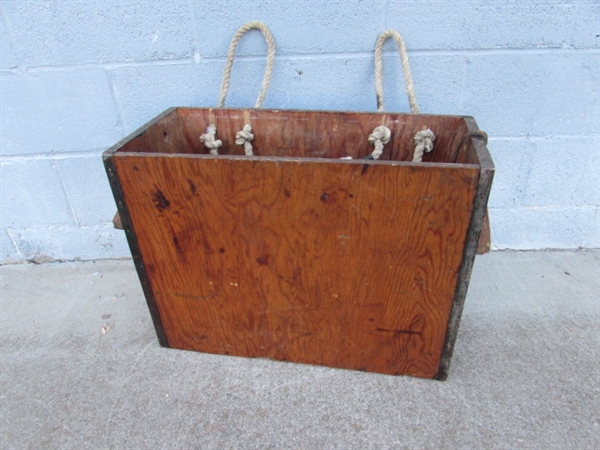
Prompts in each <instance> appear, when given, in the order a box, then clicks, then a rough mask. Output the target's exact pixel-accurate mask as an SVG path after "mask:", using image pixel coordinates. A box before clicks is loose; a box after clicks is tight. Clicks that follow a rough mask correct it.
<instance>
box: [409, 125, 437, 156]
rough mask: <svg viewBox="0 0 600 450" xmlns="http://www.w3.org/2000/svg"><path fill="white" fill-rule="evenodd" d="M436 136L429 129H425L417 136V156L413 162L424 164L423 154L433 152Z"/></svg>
mask: <svg viewBox="0 0 600 450" xmlns="http://www.w3.org/2000/svg"><path fill="white" fill-rule="evenodd" d="M434 139H435V134H433V131H431V130H430V129H429V128H424V129H423V130H421V131H419V132H418V133H417V134H415V154H414V156H413V162H422V161H423V153H429V152H430V151H432V150H433V140H434Z"/></svg>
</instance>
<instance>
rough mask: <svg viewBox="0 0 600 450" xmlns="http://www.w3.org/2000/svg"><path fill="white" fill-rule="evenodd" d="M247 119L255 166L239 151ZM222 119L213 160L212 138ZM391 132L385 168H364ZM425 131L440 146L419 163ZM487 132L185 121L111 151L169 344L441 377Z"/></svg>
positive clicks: (204, 117)
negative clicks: (208, 131) (384, 133)
mask: <svg viewBox="0 0 600 450" xmlns="http://www.w3.org/2000/svg"><path fill="white" fill-rule="evenodd" d="M248 118H249V119H250V120H251V123H252V127H253V129H254V133H255V139H254V141H253V145H254V149H255V154H256V155H258V156H243V155H242V154H243V150H242V149H241V148H240V147H238V146H236V145H235V144H234V142H235V133H236V131H239V130H240V129H241V128H242V126H243V124H244V123H245V122H246V121H247V120H248ZM210 121H215V122H216V124H217V126H218V137H219V139H222V140H223V147H222V149H221V154H220V155H218V156H212V155H210V154H207V150H206V149H205V148H204V147H203V145H202V143H201V142H200V140H199V136H200V135H201V134H202V133H203V132H204V131H205V128H206V126H207V124H208V123H209V122H210ZM382 123H384V124H385V125H386V126H388V127H389V128H390V129H391V131H392V139H391V141H390V143H389V144H387V145H386V148H385V151H384V153H383V156H382V158H381V159H380V160H377V161H369V160H361V159H358V158H360V157H363V156H365V155H367V154H369V153H371V151H372V146H371V145H370V144H369V143H368V142H367V138H368V136H369V134H370V133H371V132H372V130H373V128H374V127H376V126H378V125H381V124H382ZM423 125H427V126H428V127H429V128H431V129H432V130H434V132H435V134H436V140H435V150H434V151H433V152H432V153H430V154H426V155H425V158H424V162H423V163H413V162H407V161H409V160H410V159H411V157H412V152H413V149H414V145H413V136H414V135H415V133H416V132H417V131H419V130H420V129H421V128H422V126H423ZM476 130H478V128H477V125H476V123H475V121H474V120H473V118H471V117H459V116H435V115H411V114H395V113H354V112H324V111H288V110H286V111H282V110H259V109H250V110H241V109H196V108H172V109H169V110H167V111H165V112H164V113H163V114H161V115H160V116H158V117H157V118H156V119H154V120H152V121H151V122H150V123H148V124H147V125H145V126H144V127H142V128H141V129H139V130H138V131H136V132H135V133H133V134H132V135H130V136H129V137H127V138H125V139H124V140H122V141H121V142H119V143H118V144H117V145H115V146H114V147H112V148H111V149H109V150H107V151H106V152H105V153H104V155H103V156H104V162H105V166H106V170H107V173H108V177H109V179H110V183H111V186H112V190H113V193H114V196H115V199H116V202H117V205H118V209H119V213H120V215H121V218H122V221H123V225H124V228H125V232H126V235H127V238H128V241H129V245H130V248H131V252H132V255H133V259H134V262H135V265H136V267H137V271H138V275H139V277H140V280H141V283H142V286H143V289H144V293H145V296H146V300H147V303H148V307H149V309H150V313H151V315H152V319H153V321H154V326H155V328H156V333H157V335H158V339H159V342H160V344H161V345H163V346H166V347H173V348H178V349H186V350H196V351H201V352H207V353H216V354H224V355H237V356H246V357H263V358H270V359H274V360H281V361H294V362H300V363H308V364H319V365H325V366H330V367H340V368H347V369H356V370H364V371H369V372H380V373H385V374H397V375H399V374H408V375H413V376H419V377H425V378H437V379H444V378H445V377H446V376H447V374H448V368H449V363H450V358H451V355H452V351H453V347H454V342H455V339H456V333H457V330H458V323H459V320H460V316H461V312H462V308H463V302H464V298H465V295H466V291H467V286H468V283H469V278H470V274H471V268H472V265H473V260H474V257H475V252H476V249H477V243H478V237H479V234H480V230H481V227H482V222H483V219H484V215H485V209H486V204H487V198H488V194H489V189H490V186H491V181H492V176H493V171H494V168H493V163H492V160H491V158H490V155H489V153H488V151H487V148H486V146H485V143H484V142H483V141H482V140H480V139H468V140H467V142H466V144H465V145H464V146H462V149H461V151H460V152H459V154H458V157H457V159H456V162H450V159H451V158H452V153H453V152H454V151H455V149H456V148H457V146H458V144H459V142H460V141H461V139H462V138H463V137H464V136H465V135H466V134H467V133H469V132H473V131H476ZM344 156H352V157H353V158H354V159H352V160H342V159H339V158H341V157H344Z"/></svg>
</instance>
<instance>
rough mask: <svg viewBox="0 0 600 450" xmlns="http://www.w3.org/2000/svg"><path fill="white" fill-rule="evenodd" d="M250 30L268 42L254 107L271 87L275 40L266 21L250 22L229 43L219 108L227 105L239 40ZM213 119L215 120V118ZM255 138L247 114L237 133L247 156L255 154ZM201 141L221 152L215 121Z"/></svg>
mask: <svg viewBox="0 0 600 450" xmlns="http://www.w3.org/2000/svg"><path fill="white" fill-rule="evenodd" d="M250 30H258V31H260V32H261V33H262V35H263V37H264V38H265V41H266V43H267V65H266V67H265V76H264V78H263V82H262V87H261V89H260V93H259V94H258V98H257V99H256V102H255V103H254V107H255V108H260V107H261V106H262V104H263V102H264V101H265V97H266V96H267V90H268V89H269V84H270V83H271V74H272V73H273V64H274V62H275V40H274V39H273V35H272V34H271V31H270V30H269V27H267V26H266V25H265V24H264V23H262V22H248V23H246V24H244V25H242V26H241V27H240V28H238V30H237V31H236V32H235V34H234V35H233V38H232V39H231V43H230V44H229V49H228V50H227V62H226V63H225V70H224V71H223V84H222V85H221V93H220V94H219V101H218V103H217V108H222V107H223V105H225V98H226V97H227V92H228V91H229V81H230V79H231V69H232V67H233V59H234V57H235V49H236V48H237V45H238V42H239V41H240V39H241V38H242V36H243V35H244V34H246V33H247V32H248V31H250ZM212 120H213V121H214V118H213V119H212ZM253 139H254V134H252V126H250V116H249V115H247V117H246V124H245V125H244V127H243V129H242V130H240V131H238V132H237V133H236V134H235V143H236V144H237V145H243V146H244V153H245V154H246V156H252V155H253V154H254V153H253V150H252V144H251V142H252V140H253ZM200 141H202V142H203V143H204V146H205V147H207V148H208V149H209V150H210V154H211V155H218V154H219V147H222V146H223V142H222V141H221V140H219V139H217V126H216V125H215V124H214V122H211V124H210V125H209V126H208V128H207V129H206V133H204V134H203V135H201V136H200Z"/></svg>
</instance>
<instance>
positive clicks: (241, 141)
mask: <svg viewBox="0 0 600 450" xmlns="http://www.w3.org/2000/svg"><path fill="white" fill-rule="evenodd" d="M252 139H254V135H253V134H252V127H251V126H250V124H248V123H247V124H246V125H244V128H242V131H238V132H237V133H235V143H236V144H237V145H243V146H244V152H245V153H246V156H252V155H253V154H254V153H253V152H252V144H251V143H250V142H251V141H252Z"/></svg>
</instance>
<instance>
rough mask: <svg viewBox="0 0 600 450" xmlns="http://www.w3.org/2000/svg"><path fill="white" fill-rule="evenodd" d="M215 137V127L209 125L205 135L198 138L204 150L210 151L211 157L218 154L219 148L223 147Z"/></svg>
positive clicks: (212, 124)
mask: <svg viewBox="0 0 600 450" xmlns="http://www.w3.org/2000/svg"><path fill="white" fill-rule="evenodd" d="M216 137H217V126H216V125H215V124H214V123H211V124H210V125H209V126H208V128H206V133H204V134H203V135H201V136H200V141H201V142H202V143H203V144H204V146H205V147H206V148H209V149H210V154H211V155H218V154H219V147H222V146H223V142H221V141H220V140H219V139H217V138H216Z"/></svg>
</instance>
